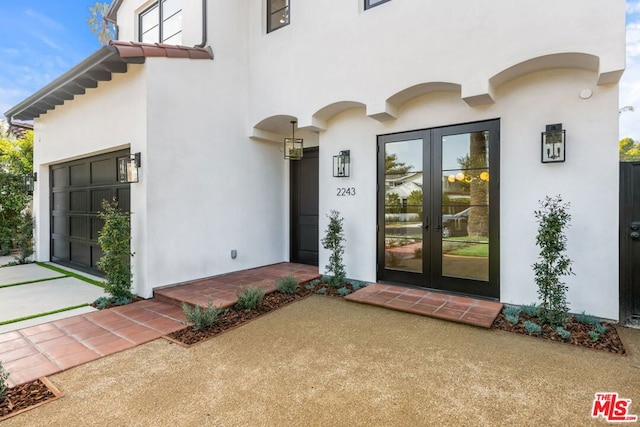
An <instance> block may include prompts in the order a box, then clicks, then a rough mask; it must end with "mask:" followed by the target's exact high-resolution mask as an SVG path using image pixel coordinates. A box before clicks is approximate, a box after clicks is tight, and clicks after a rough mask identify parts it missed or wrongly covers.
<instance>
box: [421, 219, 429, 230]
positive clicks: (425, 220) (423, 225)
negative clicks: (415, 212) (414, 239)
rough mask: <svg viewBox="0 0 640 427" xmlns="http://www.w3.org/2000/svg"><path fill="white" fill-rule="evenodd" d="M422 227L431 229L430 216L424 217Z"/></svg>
mask: <svg viewBox="0 0 640 427" xmlns="http://www.w3.org/2000/svg"><path fill="white" fill-rule="evenodd" d="M422 228H424V229H425V230H428V229H429V217H428V216H425V217H424V222H423V223H422Z"/></svg>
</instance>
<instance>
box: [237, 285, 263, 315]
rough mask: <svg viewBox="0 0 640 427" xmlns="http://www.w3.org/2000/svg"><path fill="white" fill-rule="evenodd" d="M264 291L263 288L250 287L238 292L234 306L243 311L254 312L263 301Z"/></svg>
mask: <svg viewBox="0 0 640 427" xmlns="http://www.w3.org/2000/svg"><path fill="white" fill-rule="evenodd" d="M265 293H266V292H265V290H264V289H263V288H260V287H257V286H252V287H249V288H246V289H243V290H242V291H240V292H238V294H237V297H238V302H237V303H236V306H237V307H238V308H240V309H242V310H245V311H251V310H256V309H257V308H258V307H260V305H262V300H263V299H264V295H265Z"/></svg>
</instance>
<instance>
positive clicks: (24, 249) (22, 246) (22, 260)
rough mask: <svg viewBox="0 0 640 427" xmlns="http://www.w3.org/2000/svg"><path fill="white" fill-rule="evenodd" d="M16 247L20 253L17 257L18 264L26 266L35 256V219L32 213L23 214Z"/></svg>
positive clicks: (16, 236)
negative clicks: (32, 256) (30, 258)
mask: <svg viewBox="0 0 640 427" xmlns="http://www.w3.org/2000/svg"><path fill="white" fill-rule="evenodd" d="M15 247H16V249H18V250H19V251H20V252H18V255H16V256H15V258H16V260H17V261H18V264H26V263H27V262H28V259H29V257H30V256H31V255H33V217H32V216H31V214H30V213H23V214H22V215H21V218H20V222H19V224H18V227H17V229H16V235H15Z"/></svg>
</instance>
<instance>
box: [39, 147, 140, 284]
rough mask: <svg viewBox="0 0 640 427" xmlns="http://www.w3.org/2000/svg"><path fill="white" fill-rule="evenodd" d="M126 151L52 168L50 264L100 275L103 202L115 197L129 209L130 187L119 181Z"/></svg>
mask: <svg viewBox="0 0 640 427" xmlns="http://www.w3.org/2000/svg"><path fill="white" fill-rule="evenodd" d="M128 154H129V153H128V151H127V150H122V151H118V152H114V153H107V154H101V155H99V156H93V157H88V158H85V159H79V160H74V161H72V162H68V163H64V164H59V165H53V166H51V175H50V176H51V260H52V261H56V262H61V263H63V264H68V265H70V266H72V267H75V268H79V269H84V270H89V271H91V272H92V273H98V274H99V272H98V271H97V267H96V263H97V262H98V260H99V259H100V257H101V256H102V251H101V250H100V247H99V246H98V236H99V232H100V230H101V229H102V226H103V221H102V220H100V219H99V218H98V217H97V215H98V212H99V211H101V210H102V201H103V200H111V199H113V197H114V195H117V198H118V199H119V206H120V208H121V209H122V210H124V211H126V212H128V211H129V209H130V205H131V203H130V200H129V198H130V190H129V184H123V183H120V182H118V181H117V173H116V172H117V158H118V157H124V156H128Z"/></svg>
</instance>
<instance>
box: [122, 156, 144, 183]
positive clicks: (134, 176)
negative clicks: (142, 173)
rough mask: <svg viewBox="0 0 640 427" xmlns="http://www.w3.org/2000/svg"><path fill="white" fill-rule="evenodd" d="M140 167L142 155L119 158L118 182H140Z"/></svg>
mask: <svg viewBox="0 0 640 427" xmlns="http://www.w3.org/2000/svg"><path fill="white" fill-rule="evenodd" d="M139 167H140V153H135V154H129V156H127V157H119V158H118V181H120V182H126V183H127V184H130V183H132V182H138V168H139Z"/></svg>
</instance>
